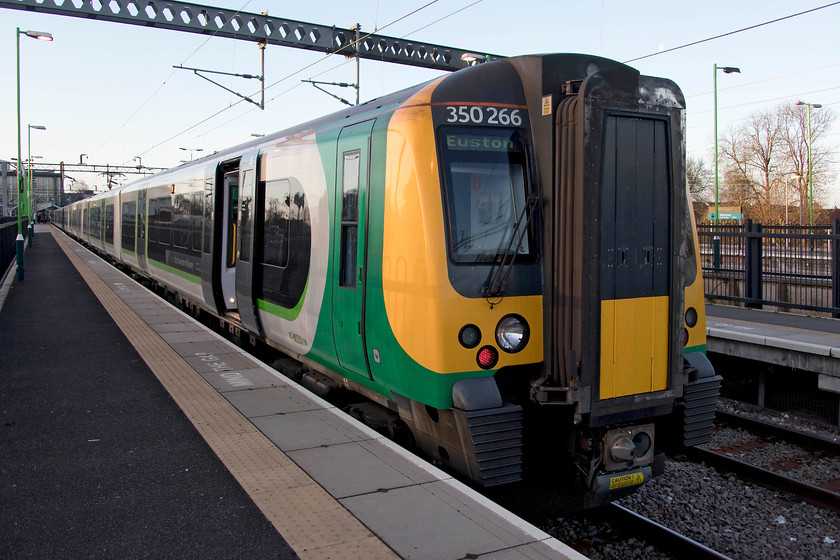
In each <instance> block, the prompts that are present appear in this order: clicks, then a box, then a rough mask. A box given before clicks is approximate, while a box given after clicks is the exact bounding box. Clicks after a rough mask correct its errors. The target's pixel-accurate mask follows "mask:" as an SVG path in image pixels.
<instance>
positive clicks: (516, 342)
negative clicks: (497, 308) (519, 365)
mask: <svg viewBox="0 0 840 560" xmlns="http://www.w3.org/2000/svg"><path fill="white" fill-rule="evenodd" d="M530 336H531V330H530V329H529V328H528V322H527V321H525V319H523V318H522V317H520V316H519V315H505V316H504V317H502V320H501V321H499V324H498V325H496V342H498V343H499V348H501V349H502V350H504V351H505V352H508V353H510V354H515V353H517V352H519V351H520V350H522V349H523V348H525V345H526V344H528V338H529V337H530Z"/></svg>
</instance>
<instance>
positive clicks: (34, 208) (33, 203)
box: [26, 124, 47, 247]
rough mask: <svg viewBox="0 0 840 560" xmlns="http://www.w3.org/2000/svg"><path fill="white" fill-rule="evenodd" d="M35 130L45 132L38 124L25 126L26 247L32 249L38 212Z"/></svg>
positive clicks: (44, 128) (44, 127) (45, 128)
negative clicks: (35, 175) (26, 185)
mask: <svg viewBox="0 0 840 560" xmlns="http://www.w3.org/2000/svg"><path fill="white" fill-rule="evenodd" d="M33 128H34V129H35V130H47V127H46V126H43V125H40V124H28V125H26V149H27V152H28V156H29V157H28V158H27V161H28V165H27V169H28V171H29V181H28V182H29V194H28V196H27V200H28V201H29V212H28V213H27V216H29V235H28V236H27V245H29V246H30V247H32V238H33V237H35V214H36V213H37V212H38V201H37V199H36V197H35V186H34V184H33V181H34V175H33V173H32V129H33Z"/></svg>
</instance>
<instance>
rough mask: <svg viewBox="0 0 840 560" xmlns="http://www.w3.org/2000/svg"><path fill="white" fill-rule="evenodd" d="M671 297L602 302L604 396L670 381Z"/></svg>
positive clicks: (658, 388) (660, 387) (649, 388)
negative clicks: (669, 332)
mask: <svg viewBox="0 0 840 560" xmlns="http://www.w3.org/2000/svg"><path fill="white" fill-rule="evenodd" d="M668 312H669V301H668V296H660V297H650V298H631V299H617V300H609V301H602V302H601V386H600V387H601V388H600V392H601V395H600V397H601V398H602V399H612V398H615V397H623V396H626V395H637V394H640V393H649V392H651V391H662V390H664V389H666V388H667V384H668Z"/></svg>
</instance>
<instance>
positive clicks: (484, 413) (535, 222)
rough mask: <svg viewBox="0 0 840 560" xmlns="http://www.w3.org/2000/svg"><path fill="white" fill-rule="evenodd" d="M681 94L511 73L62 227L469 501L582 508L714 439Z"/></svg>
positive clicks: (250, 145)
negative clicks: (347, 400) (500, 498)
mask: <svg viewBox="0 0 840 560" xmlns="http://www.w3.org/2000/svg"><path fill="white" fill-rule="evenodd" d="M685 158H686V155H685V99H684V96H683V94H682V92H681V91H680V89H679V87H678V86H677V85H676V84H675V83H673V82H672V81H670V80H668V79H665V78H657V77H650V76H643V75H641V74H640V73H639V71H638V70H636V69H634V68H632V67H630V66H627V65H625V64H622V63H619V62H616V61H612V60H609V59H606V58H602V57H596V56H589V55H584V54H541V55H526V56H517V57H511V58H503V59H499V60H495V61H492V62H486V63H483V64H475V65H473V66H470V67H468V68H465V69H462V70H459V71H457V72H453V73H451V74H447V75H444V76H441V77H438V78H436V79H433V80H431V81H429V82H426V83H423V84H420V85H417V86H414V87H410V88H407V89H404V90H402V91H399V92H396V93H393V94H389V95H386V96H383V97H381V98H378V99H375V100H372V101H369V102H366V103H363V104H361V105H357V106H354V107H349V108H346V109H344V110H342V111H339V112H336V113H333V114H331V115H329V116H326V117H323V118H320V119H317V120H314V121H312V122H308V123H305V124H302V125H299V126H296V127H294V128H290V129H288V130H283V131H280V132H277V133H274V134H269V135H266V136H264V137H260V138H258V139H255V140H252V141H250V142H247V143H244V144H242V145H239V146H236V147H234V148H230V149H226V150H223V151H219V152H216V153H214V154H212V155H209V156H206V157H203V158H202V159H198V160H195V161H191V162H189V163H184V164H183V165H181V166H179V167H176V168H173V169H171V170H168V171H164V172H160V173H158V174H155V175H151V176H148V177H144V178H142V179H139V180H137V181H134V182H132V183H130V184H127V185H125V186H122V187H118V188H113V189H111V190H109V191H108V192H105V193H101V194H98V195H96V196H93V197H91V198H88V199H85V200H82V201H79V202H75V203H73V204H70V205H68V206H66V207H64V208H61V209H59V210H57V211H56V212H55V213H54V215H53V218H52V219H53V222H54V223H55V224H57V225H58V226H60V227H61V228H62V229H64V230H65V231H66V232H68V233H69V234H70V235H72V236H74V237H76V238H77V239H79V240H80V241H82V242H84V243H86V244H88V245H89V246H91V247H93V248H95V249H96V250H98V251H99V252H100V253H102V254H103V255H104V256H106V257H107V258H108V259H110V260H112V261H114V262H116V263H119V264H120V265H122V266H124V267H126V268H127V269H130V271H131V272H132V273H133V274H135V275H137V276H139V277H142V278H144V279H146V280H148V281H151V282H154V284H155V285H156V286H157V287H158V288H159V289H162V290H165V291H166V292H167V293H169V294H170V295H173V296H174V297H176V298H177V301H178V302H180V303H182V305H184V306H186V307H187V308H188V309H190V310H192V311H194V312H196V313H197V314H201V315H206V316H209V317H213V318H214V319H215V320H218V321H219V323H220V324H222V325H227V327H228V328H229V329H232V330H233V331H235V332H236V333H238V334H243V335H246V336H247V338H248V339H249V340H251V341H252V342H253V341H260V342H261V343H265V344H266V345H268V346H270V347H272V348H274V349H276V350H278V351H280V352H282V354H283V355H284V356H285V357H284V358H283V359H282V360H279V364H280V365H279V366H278V367H279V368H280V369H281V371H283V373H285V374H287V375H289V376H290V377H294V378H296V379H298V380H303V381H304V383H305V384H306V383H308V386H311V387H313V388H316V389H318V388H321V389H322V390H323V391H325V392H328V391H330V390H331V389H332V388H340V389H343V390H350V391H352V392H353V394H358V395H360V396H361V397H363V398H364V399H363V400H362V401H361V402H360V403H358V404H351V405H348V410H349V411H350V412H351V414H353V415H354V416H356V417H358V418H360V419H362V420H366V421H368V422H369V423H371V425H374V426H376V427H377V429H380V430H381V431H383V432H388V433H390V434H391V435H398V436H400V437H402V438H403V439H405V440H406V441H409V442H410V443H411V445H412V446H414V448H415V449H417V450H418V451H419V452H420V453H422V454H423V455H425V456H427V457H429V458H430V459H431V460H432V461H433V462H434V463H436V464H438V465H440V466H441V467H443V468H445V469H447V470H449V471H450V472H452V473H454V474H455V475H457V476H458V477H460V478H461V479H463V480H465V481H466V482H468V483H470V484H473V485H475V486H478V487H488V488H491V487H496V486H503V485H507V487H511V486H510V485H514V487H515V485H516V484H520V483H521V481H523V480H525V481H528V480H536V481H538V484H540V485H542V486H545V487H552V488H560V489H563V490H564V491H568V492H569V493H572V494H575V495H577V496H580V497H581V499H582V500H583V503H585V504H589V505H597V504H601V503H605V502H608V501H611V500H613V499H615V498H616V497H619V496H621V495H624V494H626V493H629V492H632V491H634V490H635V489H636V488H638V487H639V486H640V485H642V484H644V483H646V482H647V481H649V480H650V479H651V478H652V477H655V476H658V475H660V474H662V473H663V472H664V458H663V452H662V450H664V449H667V448H669V447H673V446H677V447H680V446H691V445H697V444H700V443H704V442H706V441H708V439H709V437H710V433H711V429H712V423H713V418H714V410H715V407H716V403H717V400H718V396H719V392H720V385H721V377H720V376H719V375H717V374H716V372H715V370H714V367H713V366H712V364H711V363H710V361H709V360H708V358H707V357H706V351H705V350H706V330H705V320H706V319H705V308H704V294H703V282H702V277H701V270H700V266H699V265H698V255H699V249H698V241H697V235H696V227H695V223H694V217H693V213H692V211H691V204H690V201H689V194H688V190H687V181H686V169H685Z"/></svg>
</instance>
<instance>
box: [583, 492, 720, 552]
mask: <svg viewBox="0 0 840 560" xmlns="http://www.w3.org/2000/svg"><path fill="white" fill-rule="evenodd" d="M586 515H587V516H588V517H598V518H600V519H601V520H603V521H611V522H613V523H614V524H615V525H616V526H618V527H621V529H622V530H623V531H624V530H628V528H629V530H630V531H632V532H634V533H638V534H639V536H641V538H644V539H645V540H646V541H648V543H649V544H653V545H659V544H662V545H664V546H663V548H665V549H667V550H668V551H670V552H672V553H673V555H674V557H676V558H691V559H692V560H707V559H708V560H730V558H729V556H726V555H725V554H721V553H720V552H718V551H716V550H713V549H711V548H709V547H708V546H706V545H704V544H701V543H699V542H697V541H695V540H693V539H691V538H689V537H687V536H685V535H682V534H680V533H677V532H676V531H674V530H673V529H669V528H668V527H665V526H664V525H661V524H659V523H657V522H656V521H653V520H651V519H648V518H647V517H644V516H643V515H640V514H638V513H636V512H635V511H632V510H629V509H627V508H626V507H623V506H620V505H618V504H615V503H613V504H609V505H607V506H604V507H603V508H600V509H599V510H596V511H595V512H592V513H591V514H586Z"/></svg>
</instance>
